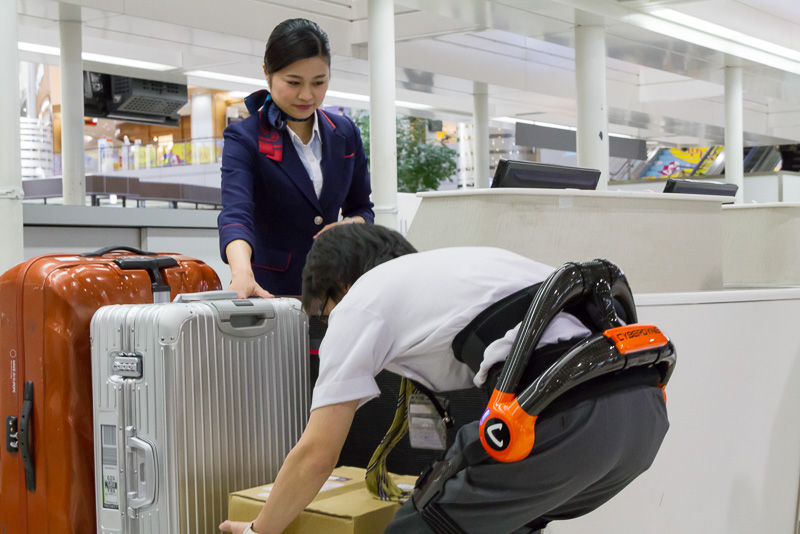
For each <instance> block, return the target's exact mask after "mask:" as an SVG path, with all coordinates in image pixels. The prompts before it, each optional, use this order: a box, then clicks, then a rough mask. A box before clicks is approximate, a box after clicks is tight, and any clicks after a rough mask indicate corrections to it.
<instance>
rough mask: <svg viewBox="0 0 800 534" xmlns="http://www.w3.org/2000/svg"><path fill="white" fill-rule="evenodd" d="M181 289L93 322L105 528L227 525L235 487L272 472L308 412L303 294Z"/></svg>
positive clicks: (169, 532)
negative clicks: (245, 295)
mask: <svg viewBox="0 0 800 534" xmlns="http://www.w3.org/2000/svg"><path fill="white" fill-rule="evenodd" d="M235 296H236V294H235V293H231V292H225V291H220V292H208V293H196V294H193V295H179V297H178V298H177V299H176V302H174V303H164V304H140V305H117V306H106V307H103V308H100V310H98V311H97V313H96V314H95V315H94V317H93V319H92V324H91V336H92V374H93V384H94V436H95V485H96V495H97V516H98V532H99V533H125V534H129V533H130V534H145V533H148V534H149V533H153V534H197V533H203V534H205V533H212V532H218V531H219V530H218V525H219V523H220V522H222V521H223V520H225V518H226V516H227V508H228V494H229V493H230V492H231V491H235V490H241V489H245V488H250V487H254V486H257V485H259V484H266V483H269V482H272V481H273V480H274V479H275V477H276V476H277V474H278V469H279V468H280V466H281V464H282V463H283V460H284V459H285V457H286V455H287V454H288V453H289V451H290V450H291V448H292V446H294V444H295V443H296V442H297V440H298V439H299V438H300V434H301V433H302V431H303V429H304V428H305V425H306V423H307V421H308V410H309V397H310V391H309V387H310V385H309V369H308V354H309V351H308V320H307V317H306V315H305V313H304V312H303V311H302V310H301V308H300V303H299V302H298V301H297V300H295V299H288V298H286V299H242V300H233V299H231V297H233V298H234V299H235Z"/></svg>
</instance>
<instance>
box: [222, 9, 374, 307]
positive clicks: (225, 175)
mask: <svg viewBox="0 0 800 534" xmlns="http://www.w3.org/2000/svg"><path fill="white" fill-rule="evenodd" d="M330 63H331V53H330V44H329V42H328V36H327V35H326V34H325V32H324V31H323V30H322V29H321V28H320V27H319V26H318V25H317V24H316V23H314V22H311V21H310V20H306V19H290V20H285V21H283V22H281V23H280V24H278V26H276V27H275V29H274V30H273V31H272V34H271V35H270V37H269V40H268V41H267V47H266V52H265V54H264V63H263V68H264V74H265V76H266V79H267V84H268V86H269V91H266V90H261V91H257V92H255V93H253V94H251V95H250V96H248V97H247V98H246V99H245V101H244V102H245V105H246V106H247V109H248V111H249V112H250V117H248V118H247V119H245V120H243V121H240V122H237V123H234V124H231V125H230V126H228V127H227V128H226V129H225V134H224V137H225V148H224V151H223V155H222V212H221V213H220V216H219V219H218V226H219V236H220V252H221V255H222V259H223V261H225V262H226V263H228V264H229V265H230V268H231V275H232V279H231V284H230V286H229V287H228V289H229V290H233V291H236V292H237V294H238V296H239V297H240V298H245V297H248V296H261V297H271V296H273V295H299V294H300V291H301V273H302V271H303V266H304V265H305V258H306V254H307V253H308V251H309V249H310V248H311V244H312V243H313V242H314V238H315V237H316V236H317V235H319V234H320V233H321V232H324V231H325V230H327V229H328V228H330V227H332V226H334V225H337V224H351V223H372V222H373V220H374V213H373V211H372V202H370V199H369V195H370V192H371V188H370V180H369V172H368V169H367V158H366V156H365V154H364V148H363V146H362V143H361V136H360V132H359V130H358V128H357V127H356V125H355V124H354V123H353V121H352V120H350V119H349V118H348V117H345V116H341V115H338V114H329V113H325V112H324V111H322V110H320V109H318V108H319V107H320V105H322V102H323V100H324V99H325V93H326V92H327V90H328V82H329V80H330ZM340 212H341V219H340Z"/></svg>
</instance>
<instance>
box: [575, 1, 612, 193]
mask: <svg viewBox="0 0 800 534" xmlns="http://www.w3.org/2000/svg"><path fill="white" fill-rule="evenodd" d="M575 23H576V26H575V83H576V84H577V96H578V132H577V145H578V167H587V168H590V169H600V181H599V182H598V184H597V189H606V188H607V187H608V169H609V158H608V110H607V108H606V35H605V27H604V24H605V22H604V19H603V17H598V16H596V15H593V14H591V13H587V12H585V11H580V10H575Z"/></svg>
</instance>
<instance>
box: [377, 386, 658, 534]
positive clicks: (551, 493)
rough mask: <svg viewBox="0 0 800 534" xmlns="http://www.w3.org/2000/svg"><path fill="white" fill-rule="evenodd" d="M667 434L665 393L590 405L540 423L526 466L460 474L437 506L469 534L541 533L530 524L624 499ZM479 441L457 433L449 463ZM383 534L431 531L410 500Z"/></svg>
mask: <svg viewBox="0 0 800 534" xmlns="http://www.w3.org/2000/svg"><path fill="white" fill-rule="evenodd" d="M668 428H669V422H668V420H667V410H666V406H665V403H664V396H663V393H662V391H661V389H660V388H655V387H651V386H638V387H634V388H630V389H625V390H622V391H618V392H615V393H611V394H607V395H602V396H599V397H597V398H593V399H589V400H585V401H582V402H580V403H579V404H576V405H575V406H573V407H571V408H568V409H566V410H564V411H561V412H558V413H556V414H553V415H551V416H549V417H546V418H541V419H540V420H538V421H537V423H536V441H535V443H534V446H533V450H532V451H531V454H530V455H529V456H528V457H527V458H525V459H524V460H521V461H519V462H514V463H500V462H496V461H494V460H488V461H486V462H484V463H481V464H479V465H474V466H469V467H467V468H466V469H463V470H461V471H460V472H458V473H457V474H456V475H455V476H454V477H453V478H451V479H450V480H449V481H448V482H447V483H446V484H445V486H444V491H443V493H442V495H441V496H440V497H439V499H438V501H437V505H438V506H439V508H440V509H441V510H443V511H444V512H445V513H446V514H447V515H448V516H450V518H451V519H452V520H453V521H455V522H456V523H457V524H458V525H459V526H460V527H461V529H462V530H463V531H465V532H467V533H492V534H506V533H509V534H511V533H513V534H523V533H526V534H527V533H532V532H536V531H535V530H532V529H531V528H529V527H526V525H527V524H528V523H530V522H532V521H533V520H536V519H546V520H558V519H571V518H575V517H579V516H581V515H584V514H586V513H588V512H590V511H592V510H594V509H595V508H597V507H598V506H600V505H601V504H603V503H605V502H606V501H608V500H609V499H611V497H613V496H614V495H616V494H617V493H619V492H620V491H621V490H622V489H623V488H624V487H625V486H627V485H628V484H629V483H630V482H631V481H632V480H633V479H635V478H636V477H637V476H639V475H640V474H641V473H643V472H644V471H646V470H647V469H648V468H649V467H650V465H651V464H652V463H653V459H654V458H655V456H656V453H657V452H658V449H659V447H660V446H661V442H662V441H663V439H664V435H665V434H666V432H667V429H668ZM477 439H479V437H478V422H477V421H474V422H472V423H470V424H468V425H465V426H464V427H462V428H461V429H460V430H459V432H458V435H457V437H456V441H455V443H454V444H453V446H452V447H451V448H450V450H449V451H448V452H447V456H448V457H451V456H453V455H455V454H456V453H458V452H459V451H460V450H462V449H463V448H464V446H465V445H467V444H469V443H471V442H473V441H474V440H477ZM385 532H386V534H411V533H414V534H422V533H432V532H433V530H432V529H431V528H430V527H429V526H428V525H427V524H426V523H425V521H423V519H422V518H421V517H420V515H419V513H417V510H416V508H415V507H414V504H413V502H412V500H411V499H409V500H408V502H406V503H405V504H404V505H403V506H402V507H401V508H400V510H398V512H397V514H396V515H395V517H394V520H393V521H392V523H391V524H390V525H389V526H388V527H387V529H386V531H385Z"/></svg>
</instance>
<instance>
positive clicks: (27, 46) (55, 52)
mask: <svg viewBox="0 0 800 534" xmlns="http://www.w3.org/2000/svg"><path fill="white" fill-rule="evenodd" d="M17 48H19V49H20V50H22V51H23V52H34V53H37V54H45V55H48V56H60V55H61V49H60V48H58V47H56V46H45V45H39V44H34V43H23V42H18V43H17ZM81 59H83V60H84V61H94V62H96V63H107V64H110V65H121V66H123V67H135V68H137V69H147V70H158V71H165V70H172V69H176V68H177V67H174V66H172V65H164V64H163V63H152V62H150V61H139V60H138V59H128V58H124V57H116V56H106V55H103V54H93V53H91V52H81Z"/></svg>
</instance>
